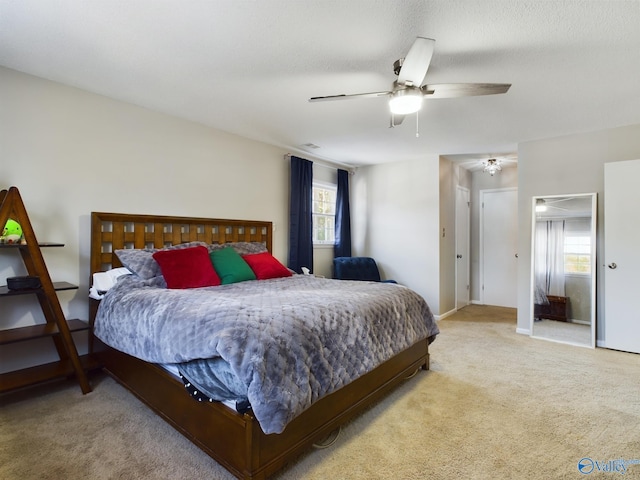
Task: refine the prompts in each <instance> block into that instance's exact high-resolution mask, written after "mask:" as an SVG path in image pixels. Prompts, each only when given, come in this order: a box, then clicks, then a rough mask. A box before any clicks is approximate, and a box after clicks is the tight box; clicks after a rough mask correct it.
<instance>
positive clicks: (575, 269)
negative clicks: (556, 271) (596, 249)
mask: <svg viewBox="0 0 640 480" xmlns="http://www.w3.org/2000/svg"><path fill="white" fill-rule="evenodd" d="M564 272H565V273H568V274H584V275H588V274H590V273H591V236H590V235H580V234H577V235H576V234H573V235H572V234H566V235H565V237H564Z"/></svg>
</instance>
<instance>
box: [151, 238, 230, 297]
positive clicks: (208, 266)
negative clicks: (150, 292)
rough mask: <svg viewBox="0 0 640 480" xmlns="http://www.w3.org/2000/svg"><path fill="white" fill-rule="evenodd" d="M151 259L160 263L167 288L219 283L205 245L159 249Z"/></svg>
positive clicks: (205, 285) (209, 285)
mask: <svg viewBox="0 0 640 480" xmlns="http://www.w3.org/2000/svg"><path fill="white" fill-rule="evenodd" d="M153 259H154V260H155V261H156V262H158V265H160V270H161V271H162V276H163V277H164V280H165V282H167V287H168V288H198V287H212V286H215V285H220V284H221V282H220V277H219V276H218V274H217V273H216V271H215V269H214V268H213V265H212V263H211V259H210V258H209V250H207V247H203V246H201V245H200V246H197V247H191V248H182V249H178V250H159V251H157V252H156V253H154V254H153Z"/></svg>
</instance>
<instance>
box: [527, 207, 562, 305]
mask: <svg viewBox="0 0 640 480" xmlns="http://www.w3.org/2000/svg"><path fill="white" fill-rule="evenodd" d="M535 235H536V238H535V251H534V255H535V262H534V275H535V290H534V292H535V303H536V304H540V305H546V304H548V303H549V301H548V300H547V296H548V295H554V296H558V297H564V296H565V289H564V220H547V221H540V222H536V231H535Z"/></svg>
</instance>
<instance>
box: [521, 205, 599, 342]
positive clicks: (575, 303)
mask: <svg viewBox="0 0 640 480" xmlns="http://www.w3.org/2000/svg"><path fill="white" fill-rule="evenodd" d="M531 231H532V247H531V253H532V255H531V261H532V265H531V272H532V278H531V287H532V289H531V290H532V291H531V300H532V302H531V303H532V305H531V336H532V337H536V338H544V339H546V340H552V341H555V342H561V343H568V344H572V345H580V346H585V347H591V348H595V340H596V325H595V324H596V304H595V285H596V194H595V193H587V194H577V195H553V196H544V197H533V201H532V229H531Z"/></svg>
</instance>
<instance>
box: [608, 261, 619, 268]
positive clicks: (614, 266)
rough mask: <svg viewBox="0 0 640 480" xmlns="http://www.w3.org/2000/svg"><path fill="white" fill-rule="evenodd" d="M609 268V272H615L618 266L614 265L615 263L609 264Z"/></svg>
mask: <svg viewBox="0 0 640 480" xmlns="http://www.w3.org/2000/svg"><path fill="white" fill-rule="evenodd" d="M609 268H610V269H611V270H615V269H616V268H618V265H616V263H615V262H611V263H610V264H609Z"/></svg>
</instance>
